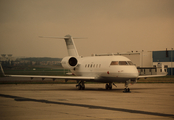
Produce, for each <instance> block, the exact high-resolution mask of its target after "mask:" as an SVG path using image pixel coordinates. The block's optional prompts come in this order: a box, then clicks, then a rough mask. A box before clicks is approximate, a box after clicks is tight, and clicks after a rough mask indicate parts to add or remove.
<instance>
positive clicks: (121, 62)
mask: <svg viewBox="0 0 174 120" xmlns="http://www.w3.org/2000/svg"><path fill="white" fill-rule="evenodd" d="M119 65H127V62H126V61H119Z"/></svg>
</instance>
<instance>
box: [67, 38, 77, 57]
mask: <svg viewBox="0 0 174 120" xmlns="http://www.w3.org/2000/svg"><path fill="white" fill-rule="evenodd" d="M64 39H65V42H66V47H67V50H68V54H69V56H79V54H78V52H77V49H76V46H75V44H74V40H73V38H72V37H71V36H70V35H66V36H65V37H64Z"/></svg>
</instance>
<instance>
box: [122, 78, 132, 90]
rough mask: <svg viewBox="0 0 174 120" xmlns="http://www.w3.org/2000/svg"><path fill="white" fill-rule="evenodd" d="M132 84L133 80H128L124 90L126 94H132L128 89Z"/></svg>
mask: <svg viewBox="0 0 174 120" xmlns="http://www.w3.org/2000/svg"><path fill="white" fill-rule="evenodd" d="M130 82H131V80H128V81H126V82H125V87H126V88H125V89H124V91H123V92H124V93H130V89H129V88H128V85H129V83H130Z"/></svg>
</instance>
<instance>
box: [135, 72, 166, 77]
mask: <svg viewBox="0 0 174 120" xmlns="http://www.w3.org/2000/svg"><path fill="white" fill-rule="evenodd" d="M166 75H167V73H163V74H157V75H140V76H138V78H148V77H162V76H166Z"/></svg>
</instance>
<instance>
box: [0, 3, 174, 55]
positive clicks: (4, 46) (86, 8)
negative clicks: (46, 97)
mask: <svg viewBox="0 0 174 120" xmlns="http://www.w3.org/2000/svg"><path fill="white" fill-rule="evenodd" d="M67 34H70V35H71V36H73V37H86V38H87V39H74V42H75V45H76V48H77V50H78V52H79V55H81V56H90V55H91V54H94V53H117V52H128V51H142V50H144V51H156V50H165V49H166V48H167V49H168V50H171V48H174V0H0V54H13V56H25V57H56V58H62V57H65V56H67V55H68V53H67V50H66V46H65V41H64V40H61V39H43V38H39V37H38V36H58V37H63V36H65V35H67Z"/></svg>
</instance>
